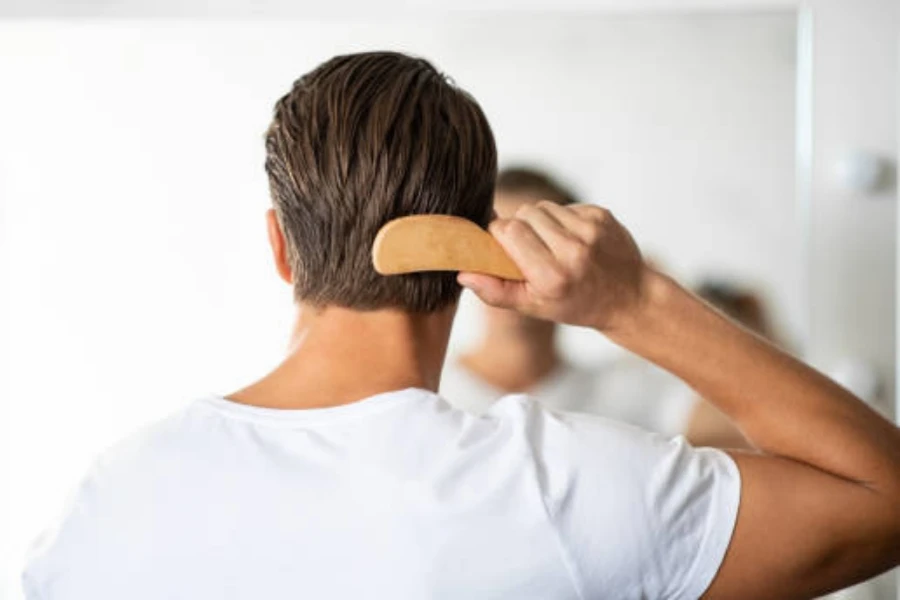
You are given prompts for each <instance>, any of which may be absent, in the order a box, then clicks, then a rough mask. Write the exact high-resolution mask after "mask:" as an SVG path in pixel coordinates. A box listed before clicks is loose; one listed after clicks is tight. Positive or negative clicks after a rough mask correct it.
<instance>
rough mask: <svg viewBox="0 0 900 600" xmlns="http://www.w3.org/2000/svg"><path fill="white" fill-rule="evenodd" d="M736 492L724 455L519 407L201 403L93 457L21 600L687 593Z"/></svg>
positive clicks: (706, 564) (716, 556)
mask: <svg viewBox="0 0 900 600" xmlns="http://www.w3.org/2000/svg"><path fill="white" fill-rule="evenodd" d="M739 496H740V477H739V473H738V470H737V468H736V466H735V464H734V462H733V461H732V460H731V458H730V457H728V456H727V455H726V454H724V453H722V452H720V451H718V450H711V449H693V448H692V447H690V446H689V445H688V444H687V443H685V442H684V441H683V439H680V438H677V439H674V440H667V439H665V438H663V437H661V436H655V435H651V434H647V433H645V432H643V431H640V430H638V429H636V428H632V427H630V426H627V425H623V424H619V423H615V422H612V421H607V420H604V419H600V418H596V417H591V416H586V415H573V414H553V413H551V412H548V411H546V410H544V409H542V408H540V407H539V406H538V405H537V404H536V403H532V402H529V401H528V400H527V399H525V398H524V397H521V396H510V397H507V398H505V399H503V400H501V401H500V402H497V403H496V404H495V405H494V406H493V407H492V408H491V410H490V411H489V412H488V413H487V414H486V415H485V416H483V417H473V416H471V415H468V414H466V413H464V412H462V411H460V410H457V409H454V408H452V407H451V406H450V405H448V404H447V403H446V402H445V401H444V400H442V399H441V398H440V397H439V396H437V395H435V394H433V393H430V392H427V391H423V390H417V389H408V390H403V391H398V392H392V393H386V394H380V395H377V396H373V397H371V398H369V399H366V400H363V401H360V402H357V403H354V404H350V405H346V406H340V407H336V408H325V409H313V410H273V409H263V408H255V407H250V406H245V405H241V404H237V403H233V402H231V401H228V400H225V399H222V398H208V399H203V400H200V401H197V402H195V403H193V404H192V405H190V406H189V407H188V408H187V409H185V410H184V411H182V412H180V413H178V414H176V415H174V416H172V417H170V418H168V419H167V420H165V421H163V422H161V423H159V424H157V425H155V426H153V427H152V428H150V429H149V430H147V431H145V432H144V433H143V434H141V435H139V436H137V437H135V438H132V439H131V440H129V441H127V442H125V443H123V444H121V445H120V446H118V447H117V448H115V449H113V450H112V451H110V452H109V453H107V455H106V456H104V457H103V458H101V459H100V460H99V461H98V462H97V464H96V465H95V466H94V468H93V469H92V470H91V471H90V473H89V474H88V476H87V477H86V478H85V480H84V481H83V483H82V484H81V487H80V489H79V490H78V492H77V494H76V496H75V498H74V501H73V503H72V504H71V506H70V508H69V510H68V512H67V514H66V515H65V517H64V518H63V519H62V521H61V523H60V525H59V526H58V527H57V528H56V529H55V530H54V531H52V532H50V533H48V534H47V535H45V536H44V538H43V539H42V540H40V541H39V543H38V546H37V548H36V549H35V552H34V556H33V558H32V559H31V560H30V562H29V565H28V567H27V570H26V572H25V575H24V581H25V588H26V591H27V597H28V598H29V599H30V600H38V599H40V600H72V599H79V600H80V599H88V598H89V599H91V600H124V599H128V600H150V599H152V600H160V599H163V598H164V599H166V600H178V599H184V600H201V599H215V600H228V599H238V598H239V599H253V600H256V599H260V598H264V599H266V600H278V599H291V600H294V599H296V598H340V599H353V600H358V599H359V598H390V599H392V600H398V599H400V600H402V599H416V600H420V599H423V598H426V599H427V598H434V599H442V598H446V599H453V600H458V599H460V598H479V599H481V598H497V599H501V598H502V599H515V600H519V599H522V598H541V599H544V598H547V599H554V600H557V599H573V600H575V599H581V600H589V599H592V598H697V597H699V596H700V595H701V594H702V593H703V591H704V590H705V589H706V588H707V586H708V585H709V583H710V581H711V580H712V578H713V576H714V575H715V573H716V571H717V569H718V568H719V565H720V563H721V561H722V558H723V555H724V554H725V550H726V548H727V546H728V544H729V541H730V538H731V533H732V529H733V526H734V522H735V518H736V514H737V510H738V504H739Z"/></svg>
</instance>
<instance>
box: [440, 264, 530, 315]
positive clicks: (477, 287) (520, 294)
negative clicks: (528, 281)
mask: <svg viewBox="0 0 900 600" xmlns="http://www.w3.org/2000/svg"><path fill="white" fill-rule="evenodd" d="M456 280H457V281H458V282H459V284H460V285H461V286H463V287H465V288H468V289H470V290H472V291H473V292H474V293H475V295H476V296H478V297H479V298H481V301H482V302H484V303H485V304H490V305H491V306H496V307H498V308H511V309H516V308H522V307H523V306H524V304H525V300H526V298H527V295H526V292H525V284H524V283H522V282H521V281H509V280H506V279H499V278H497V277H491V276H490V275H482V274H480V273H460V274H459V275H457V277H456Z"/></svg>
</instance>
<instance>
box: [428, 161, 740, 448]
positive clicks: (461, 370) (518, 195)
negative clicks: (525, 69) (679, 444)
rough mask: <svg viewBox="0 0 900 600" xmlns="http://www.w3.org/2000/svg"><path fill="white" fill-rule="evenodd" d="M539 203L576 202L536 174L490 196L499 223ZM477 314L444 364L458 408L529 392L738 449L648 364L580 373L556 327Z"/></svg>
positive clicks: (552, 403) (516, 177)
mask: <svg viewBox="0 0 900 600" xmlns="http://www.w3.org/2000/svg"><path fill="white" fill-rule="evenodd" d="M540 200H549V201H552V202H554V203H556V204H559V205H570V204H575V203H577V202H578V200H577V199H576V198H575V195H574V194H573V193H572V192H571V191H570V190H568V189H566V187H565V186H564V185H562V184H561V183H559V182H558V181H556V180H555V179H554V178H553V177H552V176H550V175H549V174H547V173H544V172H542V171H539V170H537V169H533V168H527V167H514V168H507V169H505V170H503V171H501V172H500V173H499V175H498V177H497V187H496V192H495V196H494V210H495V211H496V213H497V216H498V217H499V218H501V219H506V218H511V217H512V216H513V215H515V213H516V211H517V210H518V209H519V208H520V207H521V206H523V205H526V204H536V203H537V202H538V201H540ZM482 310H483V311H484V331H483V334H482V336H481V339H480V340H479V341H478V343H477V344H476V346H475V347H474V348H471V349H470V350H468V351H466V352H465V353H463V354H462V355H461V356H460V357H459V358H458V359H457V360H455V361H448V363H447V366H446V367H445V370H444V375H443V377H442V387H441V393H442V394H443V395H444V396H445V397H446V398H447V399H448V400H449V401H450V402H452V403H454V404H455V405H456V406H457V407H459V408H462V409H464V410H466V411H468V412H471V413H475V414H481V413H483V412H485V411H486V410H487V409H488V408H489V407H490V406H491V405H492V404H493V403H494V402H495V401H496V400H497V399H498V398H500V397H502V396H504V395H506V394H509V393H516V392H523V393H526V392H527V393H528V394H529V395H532V396H533V397H535V398H536V399H538V400H539V401H540V402H541V403H542V404H544V405H545V406H547V407H549V408H552V409H557V410H568V411H577V412H588V413H593V414H599V415H602V416H605V417H609V418H613V419H617V420H620V421H625V422H627V423H631V424H633V425H637V426H639V427H642V428H644V429H647V430H650V431H655V432H658V433H662V434H665V435H670V436H671V435H677V434H679V433H686V434H687V435H688V439H690V440H691V441H692V442H696V443H698V444H701V445H725V446H733V447H739V446H741V445H742V444H741V443H740V442H741V441H742V439H743V438H742V437H741V436H740V434H739V433H738V432H737V431H736V429H735V428H734V427H733V426H732V425H731V424H730V422H729V421H728V420H727V419H725V418H724V417H722V418H711V415H710V413H711V412H712V409H709V410H703V409H702V408H703V407H700V408H701V409H700V410H698V409H697V406H698V404H699V403H698V402H697V398H696V396H695V395H694V394H693V393H692V392H691V391H690V390H689V389H688V388H686V386H684V385H683V384H682V383H681V382H680V381H678V380H677V379H675V378H674V377H672V376H670V375H669V374H668V373H666V372H664V371H662V370H661V369H659V368H657V367H656V366H654V365H652V364H651V363H649V362H647V361H645V360H643V359H641V358H638V357H636V356H633V355H630V354H627V355H624V356H621V357H620V358H617V359H615V360H613V361H611V362H608V363H606V364H604V365H601V366H600V367H599V368H598V367H592V368H590V369H588V368H582V367H579V366H576V365H573V364H570V363H568V362H567V361H566V360H565V359H564V358H563V357H562V356H561V355H560V352H559V349H558V348H557V345H556V333H557V330H558V328H557V325H556V324H555V323H552V322H550V321H542V320H539V319H535V318H532V317H529V316H526V315H523V314H520V313H517V312H515V311H510V310H504V309H501V308H494V307H491V306H487V305H484V306H483V308H482ZM717 414H718V413H716V414H714V415H712V417H715V416H717Z"/></svg>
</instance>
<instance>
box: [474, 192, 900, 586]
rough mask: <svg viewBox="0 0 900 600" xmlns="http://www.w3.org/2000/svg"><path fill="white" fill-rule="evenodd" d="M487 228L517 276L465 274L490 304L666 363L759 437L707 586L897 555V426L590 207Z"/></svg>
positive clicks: (850, 578)
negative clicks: (733, 317)
mask: <svg viewBox="0 0 900 600" xmlns="http://www.w3.org/2000/svg"><path fill="white" fill-rule="evenodd" d="M491 230H492V233H493V234H494V235H495V236H496V238H497V239H498V241H499V242H500V243H501V244H502V245H503V246H504V248H505V249H506V250H507V252H508V253H509V254H510V256H511V257H512V258H513V260H515V261H516V263H517V264H518V265H519V267H520V269H521V270H522V272H523V273H524V275H525V278H526V281H525V282H510V281H503V280H499V279H495V278H491V277H486V276H483V275H475V274H461V275H460V277H459V279H460V282H461V283H462V284H463V285H466V286H467V287H469V288H471V289H473V290H474V291H475V293H477V294H478V295H479V296H480V297H481V298H482V300H484V301H485V302H487V303H489V304H492V305H494V306H502V307H505V308H510V309H515V310H518V311H521V312H523V313H526V314H529V315H532V316H535V317H538V318H543V319H551V320H554V321H558V322H563V323H570V324H573V325H581V326H584V327H591V328H593V329H595V330H597V331H598V332H600V333H603V334H605V335H606V336H607V337H609V338H610V339H611V340H612V341H614V342H616V343H617V344H619V345H621V346H623V347H624V348H626V349H628V350H631V351H632V352H635V353H636V354H639V355H640V356H643V357H644V358H646V359H647V360H650V361H652V362H654V363H656V364H657V365H659V366H661V367H663V368H665V369H668V370H669V371H670V372H672V373H674V374H675V375H676V376H678V377H680V378H681V379H683V380H684V381H685V382H687V383H688V384H689V385H691V386H692V387H693V388H694V389H695V390H696V391H697V392H698V393H699V394H700V395H701V396H702V397H703V398H706V399H707V400H708V401H709V402H710V403H712V404H713V405H715V406H716V408H718V409H719V410H720V411H721V412H722V413H724V414H725V415H727V416H728V417H729V418H730V419H731V420H733V421H734V422H735V423H737V425H738V426H739V427H740V429H741V430H742V431H743V432H744V434H745V435H746V436H747V438H748V440H749V441H750V442H751V443H752V444H753V445H754V446H756V447H757V448H758V449H759V451H760V452H759V453H758V454H748V453H742V452H740V451H733V452H730V454H731V455H732V457H733V458H734V460H735V462H736V464H737V466H738V469H739V470H740V473H741V480H742V485H741V504H740V510H739V513H738V518H737V523H736V525H735V530H734V534H733V536H732V540H731V543H730V545H729V548H728V551H727V553H726V556H725V559H724V561H723V564H722V565H721V567H720V569H719V572H718V574H717V575H716V577H715V579H714V581H713V583H712V585H711V586H710V588H709V589H708V590H707V592H706V594H705V597H707V598H728V599H732V598H809V597H814V596H818V595H821V594H824V593H827V592H829V591H832V590H836V589H840V588H842V587H845V586H848V585H851V584H853V583H856V582H858V581H861V580H863V579H866V578H868V577H871V576H873V575H876V574H877V573H880V572H882V571H885V570H887V569H889V568H891V567H893V566H896V565H897V564H898V563H900V429H898V428H897V427H896V426H895V425H893V424H892V423H891V422H889V421H887V420H886V419H884V418H883V417H881V416H880V415H879V414H878V413H876V412H874V411H873V410H871V409H870V408H868V407H867V406H866V405H865V403H863V402H862V401H861V400H859V399H858V398H856V397H855V396H853V395H852V394H850V393H849V392H847V391H846V390H844V389H843V388H841V387H840V386H838V385H837V384H835V383H834V382H832V381H831V380H830V379H828V378H827V377H825V376H823V375H822V374H820V373H818V372H817V371H815V370H813V369H811V368H809V367H807V366H806V365H804V364H803V363H801V362H799V361H797V360H795V359H794V358H792V357H790V356H789V355H787V354H785V353H783V352H782V351H780V350H778V349H777V348H775V347H774V346H772V345H771V344H769V343H768V342H767V341H765V340H764V339H763V338H761V337H759V336H757V335H755V334H753V333H751V332H750V331H748V330H746V329H744V328H743V327H741V326H739V325H737V324H735V323H733V322H732V321H730V320H729V319H728V318H726V317H725V316H724V315H722V314H721V313H719V312H717V311H716V310H714V309H712V308H711V307H710V306H708V305H707V304H705V303H704V302H703V301H701V300H699V299H698V298H696V297H694V296H693V295H692V294H691V293H689V292H687V291H686V290H684V289H683V288H682V287H680V286H679V285H678V284H677V283H676V282H675V281H673V280H671V279H670V278H668V277H666V276H664V275H662V274H660V273H658V272H656V271H654V270H653V269H651V268H649V267H647V266H646V264H644V261H643V260H642V258H641V254H640V251H639V250H638V248H637V246H636V245H635V243H634V241H633V240H632V239H631V236H630V235H629V234H628V232H627V231H626V230H625V229H624V228H623V227H622V226H621V225H620V224H619V223H618V222H617V221H616V220H615V218H614V217H613V216H612V215H611V214H610V213H609V212H608V211H606V210H604V209H602V208H599V207H596V206H585V205H579V206H574V207H560V206H556V205H554V204H550V203H540V204H538V205H534V206H526V207H523V208H522V209H520V210H519V211H518V212H517V213H516V215H515V217H514V218H513V219H511V220H506V221H498V222H496V223H494V224H493V225H492V227H491Z"/></svg>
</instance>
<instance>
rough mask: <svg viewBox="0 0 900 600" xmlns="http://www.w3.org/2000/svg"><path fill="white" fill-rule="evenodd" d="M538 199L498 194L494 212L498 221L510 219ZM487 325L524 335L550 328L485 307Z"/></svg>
mask: <svg viewBox="0 0 900 600" xmlns="http://www.w3.org/2000/svg"><path fill="white" fill-rule="evenodd" d="M538 200H539V199H538V198H534V197H533V196H528V195H524V194H510V193H504V192H497V194H496V195H495V196H494V212H495V213H496V216H497V218H498V219H510V218H512V217H513V216H514V215H515V214H516V211H517V210H518V209H519V207H520V206H522V205H524V204H536V203H537V202H538ZM484 311H485V325H487V328H488V330H489V331H492V332H504V333H509V334H523V333H527V332H529V331H532V330H534V329H543V328H546V327H548V325H549V324H548V323H547V322H546V321H540V320H538V319H532V318H531V317H525V316H523V315H520V314H519V313H517V312H515V311H512V310H505V309H502V308H494V307H492V306H487V305H484Z"/></svg>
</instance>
